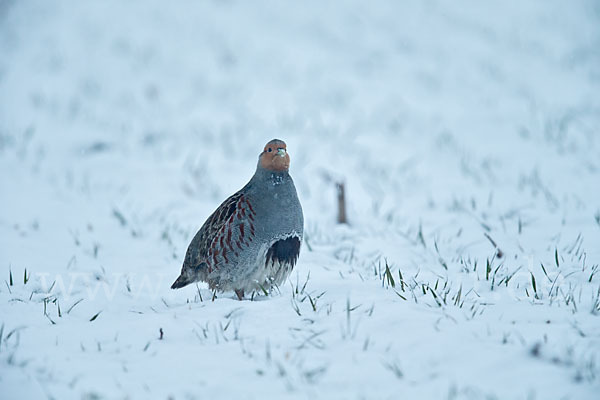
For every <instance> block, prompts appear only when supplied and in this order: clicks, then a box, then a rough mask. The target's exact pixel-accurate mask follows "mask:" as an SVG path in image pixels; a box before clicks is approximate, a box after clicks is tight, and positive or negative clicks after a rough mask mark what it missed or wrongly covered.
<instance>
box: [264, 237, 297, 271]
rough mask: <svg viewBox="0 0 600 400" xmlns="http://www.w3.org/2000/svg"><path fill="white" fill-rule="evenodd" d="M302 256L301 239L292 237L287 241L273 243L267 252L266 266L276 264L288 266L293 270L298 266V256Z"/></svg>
mask: <svg viewBox="0 0 600 400" xmlns="http://www.w3.org/2000/svg"><path fill="white" fill-rule="evenodd" d="M299 254H300V238H299V237H296V236H291V237H289V238H287V239H281V240H278V241H276V242H275V243H273V245H272V246H271V247H270V248H269V250H268V251H267V259H266V262H265V266H268V265H269V264H271V265H272V264H275V262H276V261H278V262H279V263H280V264H288V265H290V266H291V267H292V268H293V267H294V265H296V261H297V260H298V255H299Z"/></svg>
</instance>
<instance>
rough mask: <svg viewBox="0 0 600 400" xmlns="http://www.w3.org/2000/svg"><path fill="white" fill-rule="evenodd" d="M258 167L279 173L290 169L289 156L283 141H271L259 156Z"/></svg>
mask: <svg viewBox="0 0 600 400" xmlns="http://www.w3.org/2000/svg"><path fill="white" fill-rule="evenodd" d="M260 166H261V167H263V168H264V169H266V170H269V171H275V172H281V171H287V170H288V169H289V168H290V156H289V155H288V153H287V146H286V144H285V142H284V141H283V140H279V139H273V140H271V141H270V142H269V143H267V144H266V145H265V149H264V150H263V152H262V153H261V154H260Z"/></svg>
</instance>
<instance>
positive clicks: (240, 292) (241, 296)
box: [234, 289, 244, 301]
mask: <svg viewBox="0 0 600 400" xmlns="http://www.w3.org/2000/svg"><path fill="white" fill-rule="evenodd" d="M234 292H235V294H236V295H237V297H238V299H239V300H240V301H242V300H243V299H244V289H235V290H234Z"/></svg>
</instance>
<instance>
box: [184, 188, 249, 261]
mask: <svg viewBox="0 0 600 400" xmlns="http://www.w3.org/2000/svg"><path fill="white" fill-rule="evenodd" d="M255 215H256V212H255V211H254V209H253V208H252V205H251V204H250V201H249V200H248V198H247V197H246V196H245V195H244V194H243V193H242V191H239V192H237V193H235V194H233V195H232V196H230V197H229V198H227V199H226V200H225V201H224V202H223V203H221V205H220V206H219V207H218V208H217V209H216V210H215V211H214V212H213V213H212V214H211V216H210V217H208V219H207V220H206V222H205V223H204V225H202V228H200V230H199V231H198V233H197V234H196V236H195V237H194V239H193V240H192V242H191V243H190V246H189V247H188V250H187V253H186V256H185V261H184V268H186V267H194V268H195V267H197V266H198V265H200V264H202V263H206V264H207V266H208V270H209V272H211V271H212V270H213V269H216V268H218V266H219V265H220V264H221V263H223V262H226V263H228V262H230V260H232V259H234V257H236V256H237V255H238V250H241V249H242V248H243V246H248V245H249V243H250V242H251V241H252V239H253V238H254V234H255V233H254V216H255Z"/></svg>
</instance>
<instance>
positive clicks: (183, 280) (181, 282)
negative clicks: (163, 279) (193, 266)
mask: <svg viewBox="0 0 600 400" xmlns="http://www.w3.org/2000/svg"><path fill="white" fill-rule="evenodd" d="M192 282H193V280H192V279H190V277H189V276H187V275H185V274H183V273H181V275H179V278H177V279H176V280H175V282H173V284H172V285H171V289H179V288H182V287H184V286H187V285H189V284H190V283H192Z"/></svg>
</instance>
